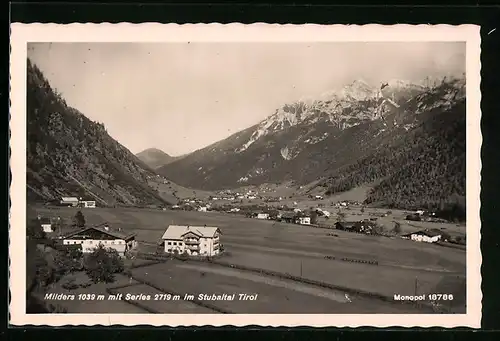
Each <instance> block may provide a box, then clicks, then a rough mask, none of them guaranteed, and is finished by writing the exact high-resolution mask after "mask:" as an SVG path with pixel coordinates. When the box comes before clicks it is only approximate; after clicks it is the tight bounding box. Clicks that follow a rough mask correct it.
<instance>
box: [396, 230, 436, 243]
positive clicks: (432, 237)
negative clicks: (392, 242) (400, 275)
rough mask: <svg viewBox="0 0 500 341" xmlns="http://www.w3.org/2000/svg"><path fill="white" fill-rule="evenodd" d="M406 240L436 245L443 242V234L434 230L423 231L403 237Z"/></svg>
mask: <svg viewBox="0 0 500 341" xmlns="http://www.w3.org/2000/svg"><path fill="white" fill-rule="evenodd" d="M403 238H405V239H411V240H414V241H417V242H426V243H436V242H438V241H440V240H441V238H442V234H441V233H439V231H434V230H422V231H418V232H412V233H410V234H406V235H404V236H403Z"/></svg>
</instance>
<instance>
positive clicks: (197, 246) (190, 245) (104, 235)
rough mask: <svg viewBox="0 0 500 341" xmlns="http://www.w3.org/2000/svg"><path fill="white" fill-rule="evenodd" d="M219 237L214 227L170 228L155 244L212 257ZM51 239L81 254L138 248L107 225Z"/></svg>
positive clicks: (129, 237)
mask: <svg viewBox="0 0 500 341" xmlns="http://www.w3.org/2000/svg"><path fill="white" fill-rule="evenodd" d="M39 219H40V220H44V219H48V218H41V217H40V218H39ZM49 220H50V219H49ZM44 222H45V220H44ZM42 226H43V225H42ZM47 232H52V231H49V230H47ZM220 235H221V231H220V229H219V228H218V227H209V226H187V225H186V226H182V225H170V226H168V227H167V229H166V230H165V232H164V233H163V235H162V236H161V241H160V242H159V245H161V246H163V247H164V252H165V253H169V254H174V253H178V254H187V255H189V256H215V255H218V254H219V253H220V252H221V250H222V245H221V243H220ZM53 239H54V242H55V243H56V244H57V245H60V246H63V247H66V248H68V247H69V248H72V247H78V248H80V249H81V251H82V252H83V253H90V252H92V251H93V250H95V249H96V248H97V247H98V246H100V245H102V246H104V247H105V248H111V249H114V250H116V251H117V252H118V254H119V255H120V256H125V254H126V253H127V252H129V251H132V250H134V249H136V248H137V246H138V245H139V243H138V241H137V240H136V234H135V233H124V232H123V231H122V229H121V228H112V227H111V225H110V224H109V223H103V224H99V225H94V226H88V227H84V228H81V229H79V230H76V231H72V232H70V233H67V234H65V235H62V236H53Z"/></svg>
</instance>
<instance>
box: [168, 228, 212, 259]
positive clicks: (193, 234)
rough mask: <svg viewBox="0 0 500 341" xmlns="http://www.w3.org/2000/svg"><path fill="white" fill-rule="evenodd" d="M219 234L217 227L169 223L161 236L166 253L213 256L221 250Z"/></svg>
mask: <svg viewBox="0 0 500 341" xmlns="http://www.w3.org/2000/svg"><path fill="white" fill-rule="evenodd" d="M220 235H221V231H220V229H219V228H218V227H208V226H185V225H170V226H169V227H168V228H167V230H166V231H165V233H164V234H163V236H162V243H163V246H164V248H165V252H166V253H174V252H177V253H180V254H181V253H186V254H188V255H192V256H215V255H218V254H219V253H220V250H221V244H220Z"/></svg>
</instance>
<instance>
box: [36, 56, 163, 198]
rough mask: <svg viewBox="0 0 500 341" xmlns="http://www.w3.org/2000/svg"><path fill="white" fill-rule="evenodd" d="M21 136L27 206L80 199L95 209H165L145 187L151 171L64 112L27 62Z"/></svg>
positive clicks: (100, 131) (93, 126)
mask: <svg viewBox="0 0 500 341" xmlns="http://www.w3.org/2000/svg"><path fill="white" fill-rule="evenodd" d="M27 133H28V141H27V192H28V193H27V195H28V201H47V200H58V199H60V197H61V196H82V197H87V198H94V199H95V200H96V201H97V202H98V203H99V204H100V205H117V204H128V205H164V204H165V201H164V199H162V197H160V195H159V194H158V192H157V191H156V190H154V189H152V188H151V187H150V186H148V179H149V178H152V177H154V176H156V174H155V173H154V171H153V170H152V169H151V168H150V167H149V166H147V165H146V164H145V163H144V162H142V161H141V160H139V159H138V158H137V157H136V156H135V155H133V154H132V153H131V152H130V151H129V150H128V149H126V148H125V147H124V146H122V145H121V144H120V143H118V142H117V141H115V140H114V139H113V138H112V137H111V136H109V134H108V133H107V132H106V129H105V127H104V126H103V125H102V124H100V123H95V122H92V121H91V120H89V119H88V118H87V117H85V116H84V115H83V114H82V113H80V112H78V110H76V109H74V108H71V107H69V106H68V105H67V104H66V102H65V100H64V99H63V98H62V97H61V95H60V94H58V93H57V92H56V91H55V90H54V89H52V88H51V86H50V84H49V82H48V81H47V79H46V78H45V77H44V75H43V73H42V72H41V71H40V70H39V69H38V68H37V67H36V65H34V64H32V63H31V61H30V60H28V69H27Z"/></svg>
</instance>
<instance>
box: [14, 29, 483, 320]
mask: <svg viewBox="0 0 500 341" xmlns="http://www.w3.org/2000/svg"><path fill="white" fill-rule="evenodd" d="M124 30H128V32H127V33H126V34H125V33H124ZM10 32H11V41H10V48H11V54H10V61H11V65H10V75H9V76H10V82H11V83H10V89H9V90H10V102H9V103H10V113H9V133H10V144H9V152H10V155H9V166H10V167H9V175H10V176H11V178H10V184H9V186H10V192H9V289H10V290H9V299H10V302H9V322H10V324H11V325H15V326H82V325H84V326H111V325H116V326H139V325H141V326H144V325H147V326H170V327H202V326H205V327H207V326H210V327H222V326H234V327H237V326H238V327H239V326H260V327H304V326H308V327H348V328H359V327H378V328H394V327H407V328H411V327H424V328H432V327H445V328H452V327H470V328H479V327H480V323H481V300H482V292H481V264H482V258H481V249H480V239H481V234H480V229H479V228H478V227H480V226H481V220H480V218H479V211H480V172H481V143H482V135H481V128H480V122H481V109H480V101H481V92H480V79H481V76H480V72H481V62H480V46H481V37H480V27H479V26H477V25H448V24H440V25H430V24H419V25H410V24H395V25H380V24H367V25H340V24H337V25H317V24H302V25H295V24H267V23H263V22H257V23H253V24H242V23H231V24H220V23H210V24H195V23H191V24H173V23H172V24H161V23H154V22H149V23H142V24H135V23H128V22H122V23H109V22H103V23H99V24H95V23H72V24H64V25H61V24H54V23H31V24H20V23H12V24H11V27H10ZM79 33H80V34H79ZM41 41H43V42H48V41H50V42H54V43H56V42H118V41H121V42H142V43H145V42H149V43H155V42H158V43H159V42H165V43H166V42H186V41H196V42H228V43H229V42H264V41H265V42H284V41H287V42H311V43H314V42H316V43H318V42H363V41H365V42H376V41H379V42H382V41H385V42H387V41H404V42H411V41H429V42H430V41H466V43H467V70H466V77H467V147H466V148H467V217H468V218H467V229H468V231H467V235H468V238H467V307H468V308H467V313H466V314H462V315H440V314H438V315H434V314H432V315H420V314H419V315H407V314H401V315H394V314H391V315H388V314H330V315H329V314H231V315H228V314H165V315H157V314H26V312H25V283H26V281H25V276H26V274H25V271H22V270H21V269H25V264H26V263H25V260H26V255H25V247H26V246H25V232H23V231H24V229H22V226H25V221H26V220H25V209H26V190H25V189H26V177H25V176H23V175H25V174H26V155H25V150H26V122H25V120H26V117H25V114H24V113H25V112H26V108H25V107H26V104H25V102H26V101H25V97H26V81H25V79H26V45H27V42H41ZM21 112H22V113H23V114H20V113H21ZM14 113H18V114H17V115H16V114H14ZM21 134H23V135H21ZM471 140H472V141H473V142H472V143H471ZM13 226H14V227H13ZM193 322H194V323H193Z"/></svg>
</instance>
